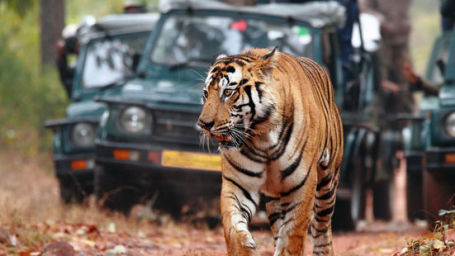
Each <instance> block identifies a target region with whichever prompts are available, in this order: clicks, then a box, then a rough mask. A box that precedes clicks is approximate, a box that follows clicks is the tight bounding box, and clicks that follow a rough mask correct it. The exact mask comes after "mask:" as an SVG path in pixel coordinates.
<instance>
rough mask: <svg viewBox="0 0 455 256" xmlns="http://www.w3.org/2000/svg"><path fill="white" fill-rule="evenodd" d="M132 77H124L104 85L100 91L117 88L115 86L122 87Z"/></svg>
mask: <svg viewBox="0 0 455 256" xmlns="http://www.w3.org/2000/svg"><path fill="white" fill-rule="evenodd" d="M132 77H133V76H124V77H122V78H120V79H118V80H116V81H114V82H112V83H109V84H106V85H105V86H103V87H101V90H102V91H104V90H106V89H108V88H111V87H114V86H117V85H122V84H124V83H125V82H126V81H128V80H129V79H130V78H132Z"/></svg>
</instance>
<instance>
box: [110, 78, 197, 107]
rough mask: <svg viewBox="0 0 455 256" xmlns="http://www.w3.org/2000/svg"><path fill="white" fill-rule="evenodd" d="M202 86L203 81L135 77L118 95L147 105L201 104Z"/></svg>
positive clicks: (123, 98)
mask: <svg viewBox="0 0 455 256" xmlns="http://www.w3.org/2000/svg"><path fill="white" fill-rule="evenodd" d="M202 86H203V85H202V83H200V82H197V81H194V80H190V81H175V80H170V79H167V80H166V79H147V80H144V79H134V80H131V81H129V82H127V83H126V84H125V85H124V86H123V87H122V90H121V92H120V94H119V95H117V97H119V98H118V99H122V100H128V101H139V102H140V103H143V104H147V105H169V104H171V105H183V106H184V105H191V106H201V95H202ZM112 96H113V95H112ZM106 97H109V95H106ZM109 98H112V97H109Z"/></svg>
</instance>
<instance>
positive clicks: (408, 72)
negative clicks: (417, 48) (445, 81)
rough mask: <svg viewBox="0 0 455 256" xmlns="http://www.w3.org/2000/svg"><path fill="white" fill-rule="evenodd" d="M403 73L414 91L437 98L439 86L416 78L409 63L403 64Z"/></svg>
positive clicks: (418, 77)
mask: <svg viewBox="0 0 455 256" xmlns="http://www.w3.org/2000/svg"><path fill="white" fill-rule="evenodd" d="M403 71H404V74H405V76H406V78H407V79H408V81H409V83H410V84H411V85H412V86H414V87H415V88H416V89H418V90H422V91H424V92H425V94H427V95H433V96H438V94H439V86H438V85H436V84H433V83H431V82H429V81H425V80H424V79H422V78H421V77H420V76H418V75H417V74H416V73H415V72H414V70H413V69H412V67H411V65H410V64H409V63H407V62H405V63H404V64H403Z"/></svg>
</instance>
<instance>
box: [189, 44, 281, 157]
mask: <svg viewBox="0 0 455 256" xmlns="http://www.w3.org/2000/svg"><path fill="white" fill-rule="evenodd" d="M278 54H279V53H278V52H277V51H276V48H275V49H273V50H272V51H270V50H268V49H251V50H248V51H246V52H242V53H241V54H239V55H235V56H225V55H220V56H219V57H218V58H217V59H216V62H215V64H213V65H212V66H211V67H210V69H209V72H208V75H207V78H206V80H205V87H204V90H203V95H202V101H203V103H204V105H203V108H202V112H201V114H200V116H199V120H198V125H199V126H200V127H201V128H202V131H203V135H205V136H208V137H214V138H215V139H216V140H217V141H218V142H219V144H220V149H235V148H237V149H238V148H240V147H241V146H242V145H243V144H244V143H245V142H246V140H249V139H251V138H252V137H253V136H254V135H255V134H257V133H258V130H259V127H262V126H264V125H267V123H268V121H269V118H270V116H271V114H272V112H273V110H274V108H275V106H274V104H273V99H272V98H273V96H272V95H271V94H270V93H269V89H268V88H267V87H268V86H269V81H270V74H271V70H272V69H273V65H274V62H275V59H276V58H277V56H278Z"/></svg>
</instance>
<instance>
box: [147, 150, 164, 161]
mask: <svg viewBox="0 0 455 256" xmlns="http://www.w3.org/2000/svg"><path fill="white" fill-rule="evenodd" d="M148 159H149V161H150V162H152V163H154V164H159V163H160V162H161V154H160V152H156V151H150V152H149V157H148Z"/></svg>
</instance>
